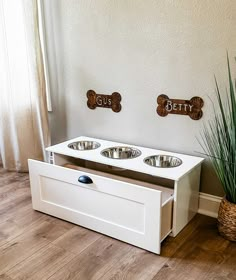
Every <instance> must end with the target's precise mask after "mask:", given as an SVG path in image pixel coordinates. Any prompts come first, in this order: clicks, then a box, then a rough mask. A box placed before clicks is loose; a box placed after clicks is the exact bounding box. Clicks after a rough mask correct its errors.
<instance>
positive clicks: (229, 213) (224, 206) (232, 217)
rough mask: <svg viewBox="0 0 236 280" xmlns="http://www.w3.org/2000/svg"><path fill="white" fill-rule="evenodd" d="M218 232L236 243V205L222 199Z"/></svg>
mask: <svg viewBox="0 0 236 280" xmlns="http://www.w3.org/2000/svg"><path fill="white" fill-rule="evenodd" d="M218 230H219V233H220V235H222V236H223V237H224V238H225V239H227V240H230V241H236V204H234V203H231V202H229V201H228V200H227V199H226V198H225V197H224V198H223V199H222V201H221V203H220V207H219V212H218Z"/></svg>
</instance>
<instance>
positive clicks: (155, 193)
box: [29, 160, 172, 253]
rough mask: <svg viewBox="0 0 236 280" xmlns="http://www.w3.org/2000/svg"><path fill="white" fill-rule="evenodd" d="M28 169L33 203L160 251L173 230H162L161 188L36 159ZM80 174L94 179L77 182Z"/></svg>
mask: <svg viewBox="0 0 236 280" xmlns="http://www.w3.org/2000/svg"><path fill="white" fill-rule="evenodd" d="M29 170H30V182H31V191H32V201H33V207H34V209H36V210H39V211H42V212H45V213H48V214H50V215H53V216H56V217H59V218H62V219H65V220H67V221H70V222H73V223H76V224H79V225H82V226H84V227H88V228H90V229H93V230H96V231H98V232H101V233H104V234H107V235H109V236H111V237H115V238H117V239H120V240H123V241H125V242H128V243H130V244H133V245H136V246H138V247H141V248H144V249H147V250H149V251H151V252H154V253H160V242H161V238H162V235H163V234H168V232H169V231H170V230H171V229H167V230H166V231H168V232H166V233H162V235H161V224H162V221H161V214H162V213H161V212H162V200H161V198H162V191H159V190H157V189H152V188H147V187H142V186H138V185H135V184H132V183H128V182H124V181H118V180H114V179H111V178H107V177H103V176H98V175H95V174H92V173H86V172H82V171H78V170H72V169H68V168H64V167H60V166H56V165H51V164H47V163H43V162H38V161H34V160H29ZM81 175H88V176H89V177H91V179H92V180H93V184H90V185H85V184H82V183H80V182H78V178H79V176H81ZM162 190H163V189H162ZM168 193H169V190H168ZM171 200H172V196H171V193H169V199H167V200H166V203H170V204H171ZM166 213H170V214H167V215H171V211H167V212H166ZM165 219H167V220H169V221H171V216H168V217H165Z"/></svg>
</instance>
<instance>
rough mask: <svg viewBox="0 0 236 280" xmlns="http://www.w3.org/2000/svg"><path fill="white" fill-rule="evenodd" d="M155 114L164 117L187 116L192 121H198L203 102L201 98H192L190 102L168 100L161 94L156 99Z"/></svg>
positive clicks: (201, 113)
mask: <svg viewBox="0 0 236 280" xmlns="http://www.w3.org/2000/svg"><path fill="white" fill-rule="evenodd" d="M157 104H158V106H157V114H158V115H159V116H161V117H165V116H167V115H168V114H178V115H189V117H190V118H191V119H193V120H199V119H200V118H201V117H202V115H203V112H202V107H203V105H204V101H203V100H202V98H201V97H198V96H194V97H193V98H191V99H190V100H181V99H170V98H169V97H168V96H167V95H164V94H161V95H159V96H158V97H157Z"/></svg>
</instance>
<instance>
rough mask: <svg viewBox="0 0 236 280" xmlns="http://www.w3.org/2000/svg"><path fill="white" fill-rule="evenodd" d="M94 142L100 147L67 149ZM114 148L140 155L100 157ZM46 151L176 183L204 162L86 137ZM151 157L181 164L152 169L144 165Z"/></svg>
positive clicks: (63, 143) (180, 155)
mask: <svg viewBox="0 0 236 280" xmlns="http://www.w3.org/2000/svg"><path fill="white" fill-rule="evenodd" d="M86 140H89V141H96V142H98V143H99V144H100V147H99V148H97V149H94V150H83V151H79V150H73V149H71V148H69V147H68V144H70V143H73V142H76V141H86ZM114 146H126V147H127V146H128V147H133V148H136V149H139V150H140V151H141V153H142V154H141V155H140V156H139V157H137V158H132V159H111V158H107V157H104V156H103V155H101V151H102V150H104V149H106V148H109V147H114ZM46 151H49V152H53V153H57V154H62V155H67V156H71V157H75V158H81V159H84V160H90V161H94V162H99V163H102V164H107V165H111V166H116V167H120V168H125V169H129V170H133V171H137V172H141V173H146V174H150V175H153V176H157V177H162V178H166V179H171V180H175V181H178V180H179V179H180V178H181V177H182V176H184V175H185V174H187V173H189V172H190V171H191V170H192V169H193V168H194V167H196V166H198V165H199V164H201V162H202V161H203V160H204V158H201V157H195V156H189V155H184V154H178V153H173V152H168V151H162V150H156V149H150V148H145V147H139V146H135V145H130V144H124V143H118V142H113V141H107V140H102V139H96V138H91V137H86V136H80V137H77V138H74V139H71V140H68V141H65V142H62V143H59V144H57V145H54V146H50V147H48V148H46ZM152 155H171V156H175V157H178V158H179V159H181V160H182V164H181V165H180V166H177V167H172V168H160V167H153V166H150V165H148V164H146V163H144V159H145V158H146V157H148V156H152Z"/></svg>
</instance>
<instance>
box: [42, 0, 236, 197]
mask: <svg viewBox="0 0 236 280" xmlns="http://www.w3.org/2000/svg"><path fill="white" fill-rule="evenodd" d="M44 4H45V16H46V30H47V44H48V57H49V66H50V80H51V91H52V103H53V113H51V129H52V140H53V142H54V143H56V142H59V141H62V140H65V139H69V138H71V137H76V136H79V135H88V136H94V137H98V138H104V139H109V140H115V141H120V142H125V143H131V144H136V145H141V146H146V147H152V148H159V149H166V150H169V151H176V152H183V153H186V154H193V155H199V154H198V153H197V152H198V151H201V149H200V147H199V144H198V142H197V140H196V136H198V135H199V131H200V129H201V127H202V124H203V122H204V120H207V119H209V118H210V116H211V113H212V103H211V101H210V99H209V98H208V96H210V97H211V98H213V96H214V88H215V86H214V79H213V75H214V74H215V75H216V76H217V78H218V80H219V81H220V83H221V85H222V87H223V88H224V86H225V84H226V81H227V80H226V50H228V51H229V55H230V57H231V58H233V57H234V56H236V36H235V26H236V1H235V0H232V1H229V0H178V1H177V0H176V1H173V0H172V1H171V0H158V1H157V0H145V1H144V0H77V1H75V0H50V1H45V3H44ZM231 61H232V62H233V59H231ZM234 66H235V65H234ZM88 89H94V90H95V91H97V92H100V93H106V94H110V93H112V92H114V91H118V92H120V93H121V95H122V111H121V112H120V113H113V112H112V111H111V110H108V109H100V108H98V109H96V110H94V111H92V110H89V109H88V108H87V105H86V101H87V99H86V92H87V90H88ZM162 93H164V94H166V95H168V96H169V97H171V98H180V99H190V98H191V97H193V96H201V97H202V98H203V99H204V101H205V106H204V117H203V118H202V120H200V121H193V120H191V119H190V118H189V117H186V116H177V115H169V116H168V117H165V118H161V117H159V116H158V115H157V114H156V98H157V96H158V95H159V94H162ZM201 188H202V191H204V192H208V193H212V194H216V195H220V194H222V192H221V189H220V188H219V186H218V183H217V181H216V179H215V176H214V174H213V173H212V170H211V169H210V167H207V166H206V164H205V166H204V170H203V180H202V187H201Z"/></svg>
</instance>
